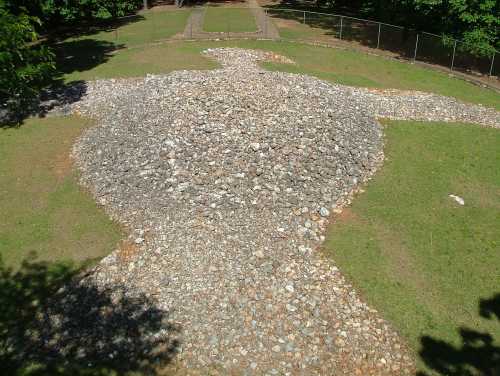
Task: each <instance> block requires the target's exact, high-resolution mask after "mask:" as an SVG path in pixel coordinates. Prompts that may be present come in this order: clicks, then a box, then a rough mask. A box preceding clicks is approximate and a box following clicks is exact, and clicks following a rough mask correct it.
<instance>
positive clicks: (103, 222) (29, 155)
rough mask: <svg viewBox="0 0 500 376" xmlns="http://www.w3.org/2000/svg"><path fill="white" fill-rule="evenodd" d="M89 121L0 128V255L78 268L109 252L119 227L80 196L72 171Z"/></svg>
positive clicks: (11, 262) (15, 261)
mask: <svg viewBox="0 0 500 376" xmlns="http://www.w3.org/2000/svg"><path fill="white" fill-rule="evenodd" d="M90 125H91V123H90V121H88V120H84V119H80V118H76V117H65V118H53V117H52V118H45V119H29V120H27V121H26V122H25V123H24V124H23V125H22V126H21V127H19V128H7V129H0V211H1V213H2V220H1V221H0V256H1V258H3V260H4V262H5V263H6V265H7V266H13V267H19V266H20V265H21V262H22V261H23V260H25V259H30V260H33V259H34V256H32V254H36V257H37V258H38V259H39V260H44V261H68V262H74V263H75V264H77V265H81V264H83V263H85V262H88V261H89V260H94V259H99V258H101V257H102V256H104V255H106V254H108V253H110V252H111V251H112V250H113V247H115V246H116V245H117V242H118V240H119V239H120V238H121V237H122V231H121V229H120V227H119V226H118V225H117V224H115V223H114V222H112V221H111V220H110V219H109V218H108V216H107V215H106V214H105V213H104V211H103V210H101V209H100V208H99V207H98V206H97V204H96V203H95V202H94V200H93V198H92V197H91V196H90V194H87V193H86V192H83V191H82V189H81V188H80V187H79V185H78V183H77V176H76V173H75V172H74V171H73V170H72V169H71V165H72V162H71V160H70V157H69V153H70V150H71V146H72V144H73V142H74V141H75V139H76V138H77V137H78V136H79V135H80V133H81V132H82V130H83V129H85V128H87V127H89V126H90Z"/></svg>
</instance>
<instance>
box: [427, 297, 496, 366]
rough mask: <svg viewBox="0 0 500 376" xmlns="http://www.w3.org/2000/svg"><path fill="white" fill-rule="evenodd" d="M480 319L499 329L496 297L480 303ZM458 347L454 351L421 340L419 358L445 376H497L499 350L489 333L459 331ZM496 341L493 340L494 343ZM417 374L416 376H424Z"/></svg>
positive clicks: (449, 346)
mask: <svg viewBox="0 0 500 376" xmlns="http://www.w3.org/2000/svg"><path fill="white" fill-rule="evenodd" d="M479 314H480V316H481V317H483V318H486V319H489V320H496V321H498V322H499V325H500V294H496V295H495V296H493V297H492V298H490V299H481V301H480V304H479ZM459 333H460V336H461V337H462V345H461V346H460V347H455V346H453V345H452V344H449V343H446V342H445V341H442V340H438V339H434V338H432V337H428V336H425V337H422V338H421V345H422V348H421V350H420V356H421V358H422V359H423V361H424V362H425V364H426V365H427V366H428V367H429V368H430V369H432V370H434V371H436V372H438V373H439V374H443V375H449V376H472V375H484V376H496V375H500V347H499V346H496V345H495V338H494V337H493V336H492V335H491V334H490V333H482V332H478V331H475V330H472V329H468V328H460V330H459ZM498 340H499V339H497V341H498ZM425 375H426V374H425V373H423V372H421V373H419V374H418V376H425Z"/></svg>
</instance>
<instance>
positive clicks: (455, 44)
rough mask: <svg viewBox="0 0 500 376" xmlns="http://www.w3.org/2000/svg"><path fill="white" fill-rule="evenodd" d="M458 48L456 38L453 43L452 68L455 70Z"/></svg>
mask: <svg viewBox="0 0 500 376" xmlns="http://www.w3.org/2000/svg"><path fill="white" fill-rule="evenodd" d="M456 50H457V40H456V39H455V43H453V56H452V57H451V67H450V70H453V66H454V65H455V51H456Z"/></svg>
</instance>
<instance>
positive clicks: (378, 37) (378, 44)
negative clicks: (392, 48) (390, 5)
mask: <svg viewBox="0 0 500 376" xmlns="http://www.w3.org/2000/svg"><path fill="white" fill-rule="evenodd" d="M381 28H382V24H381V23H380V22H379V23H378V36H377V49H378V48H379V46H380V29H381Z"/></svg>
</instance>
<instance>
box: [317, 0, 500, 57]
mask: <svg viewBox="0 0 500 376" xmlns="http://www.w3.org/2000/svg"><path fill="white" fill-rule="evenodd" d="M316 5H317V6H319V7H328V8H333V9H334V10H335V11H338V12H339V13H340V12H341V11H343V10H346V9H347V10H350V11H351V12H353V13H355V14H357V15H360V16H365V17H369V18H372V19H375V20H377V21H381V22H386V23H392V24H395V25H401V26H405V27H408V28H413V29H417V30H420V31H428V32H431V33H436V34H442V35H444V36H448V37H452V38H456V39H462V40H463V41H464V42H465V45H466V48H467V50H468V51H470V52H471V53H473V54H475V55H478V56H492V54H493V51H494V50H495V49H496V50H498V51H500V1H499V0H316Z"/></svg>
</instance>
